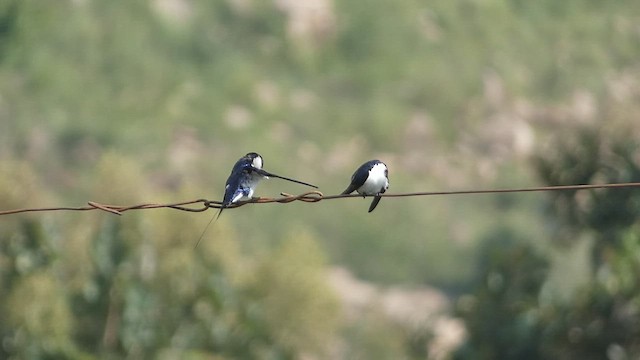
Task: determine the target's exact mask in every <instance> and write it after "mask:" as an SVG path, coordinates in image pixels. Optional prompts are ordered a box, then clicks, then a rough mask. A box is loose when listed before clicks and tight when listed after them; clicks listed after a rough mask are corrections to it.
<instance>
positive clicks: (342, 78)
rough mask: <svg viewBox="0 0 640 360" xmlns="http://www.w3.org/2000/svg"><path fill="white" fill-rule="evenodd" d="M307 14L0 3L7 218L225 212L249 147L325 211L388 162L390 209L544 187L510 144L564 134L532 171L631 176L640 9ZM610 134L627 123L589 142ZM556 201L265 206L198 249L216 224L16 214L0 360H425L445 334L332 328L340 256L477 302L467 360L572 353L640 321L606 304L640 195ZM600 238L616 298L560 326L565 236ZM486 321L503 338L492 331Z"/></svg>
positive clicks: (443, 6)
mask: <svg viewBox="0 0 640 360" xmlns="http://www.w3.org/2000/svg"><path fill="white" fill-rule="evenodd" d="M302 3H303V2H296V1H275V2H265V1H257V0H249V1H227V0H212V1H206V0H194V1H183V0H169V1H159V0H158V1H145V2H132V1H126V0H112V1H72V0H61V1H56V2H55V3H43V2H41V1H36V0H5V1H2V2H0V205H1V206H2V208H3V209H5V208H6V209H9V208H20V207H24V206H31V205H33V206H40V205H41V204H42V205H43V206H46V205H51V204H63V205H67V204H68V205H74V204H84V203H86V202H87V201H89V200H94V201H99V202H109V203H116V204H123V205H125V204H134V203H138V202H149V201H153V202H163V201H166V202H172V201H177V200H182V199H185V198H202V197H206V198H209V199H218V198H220V197H221V195H222V190H223V187H224V180H225V178H226V175H227V174H228V171H229V168H230V167H231V166H232V165H233V162H234V161H235V159H236V158H237V157H238V156H240V155H242V154H244V153H246V152H247V151H258V152H260V153H261V154H263V155H264V156H265V158H266V159H267V162H266V164H267V165H266V166H267V168H268V169H270V170H273V171H274V172H276V173H282V174H284V175H289V176H292V177H298V178H301V179H303V180H307V181H310V182H314V183H318V185H320V186H321V188H322V191H323V192H324V193H325V194H332V193H337V192H339V191H340V190H342V189H343V188H344V187H345V186H346V183H347V181H348V178H349V176H350V174H351V173H352V171H353V170H354V169H355V167H356V166H357V165H358V164H360V163H362V162H363V161H365V160H368V159H370V158H373V157H380V158H381V159H383V160H385V161H387V162H388V163H389V165H390V166H391V189H392V190H391V191H393V192H405V191H414V190H415V191H425V190H440V189H443V190H444V189H450V188H482V187H486V188H491V187H512V186H519V185H529V184H532V183H533V182H534V180H533V179H532V176H531V174H530V173H529V171H528V169H527V163H526V161H528V155H529V154H530V152H528V151H530V150H527V149H526V146H524V148H525V150H522V151H520V150H519V147H518V146H517V145H518V141H519V139H521V136H522V134H523V132H521V131H519V130H521V129H520V128H519V127H518V126H517V125H524V126H525V130H528V131H529V132H527V131H524V136H523V138H524V139H525V140H526V139H527V135H530V136H531V137H532V138H531V141H532V142H535V140H537V139H540V138H544V137H546V135H547V134H548V133H556V132H557V133H559V134H560V135H559V141H557V142H555V143H553V145H552V147H551V148H549V149H543V150H542V152H543V153H542V155H540V156H538V158H537V159H535V160H534V163H535V171H536V172H537V175H538V177H539V178H540V179H542V180H543V181H544V182H546V183H549V184H552V185H556V184H566V183H575V182H578V183H582V182H585V183H586V182H617V181H637V180H638V177H639V176H640V175H639V174H640V171H639V170H638V161H637V151H638V149H637V146H638V145H637V138H638V136H637V125H636V124H637V116H636V114H637V113H638V111H640V109H639V106H638V105H637V104H638V103H640V102H638V101H637V100H638V90H637V89H638V84H637V79H638V78H639V76H638V68H637V59H638V58H639V56H640V42H638V39H637V26H636V24H637V23H638V18H637V17H638V16H637V14H638V13H640V8H639V5H638V3H637V2H633V1H604V2H602V1H601V2H597V1H591V0H568V1H555V0H542V1H535V2H532V1H524V0H507V1H503V0H485V1H468V0H454V1H451V0H435V1H430V2H428V3H427V2H423V1H416V0H397V1H394V2H388V1H382V0H375V1H369V2H358V1H329V2H327V3H326V7H323V6H319V7H318V8H313V9H311V10H313V11H311V12H309V13H305V9H306V10H309V9H308V8H305V7H304V6H302V7H300V5H299V4H302ZM296 6H298V7H296ZM325 10H326V11H327V13H324V12H323V11H325ZM310 14H311V15H310ZM301 29H302V30H301ZM305 29H306V30H305ZM305 31H306V32H305ZM598 122H600V123H602V124H607V126H606V127H609V126H611V127H612V128H616V129H619V130H616V131H608V130H607V129H606V128H605V126H593V128H592V127H589V128H587V129H583V128H579V129H578V128H575V127H573V124H574V123H580V124H587V125H588V124H591V125H589V126H592V125H594V124H595V125H597V123H598ZM611 124H613V125H611ZM563 129H568V130H566V131H562V130H563ZM576 129H578V130H576ZM594 129H595V130H594ZM572 133H575V134H572ZM524 143H525V145H526V141H524ZM585 159H587V160H591V161H584V160H585ZM282 191H286V192H291V193H295V192H301V191H303V189H301V188H300V187H297V185H293V184H286V183H282V182H278V181H275V180H274V181H271V182H268V183H265V184H263V185H261V187H260V188H259V194H257V195H259V196H273V195H277V194H279V193H280V192H282ZM527 196H528V197H527ZM550 196H551V201H550V202H549V203H548V204H547V205H546V207H545V206H543V205H541V204H542V201H541V200H538V199H540V198H539V197H533V195H522V196H520V195H516V196H510V195H509V196H507V195H505V196H496V197H493V196H486V197H484V196H483V197H447V198H435V197H431V198H426V199H425V198H421V199H403V200H397V199H396V200H391V199H389V200H384V201H383V203H382V204H381V206H379V207H378V208H377V209H376V211H375V212H374V213H372V214H367V213H366V202H362V201H361V202H358V201H356V200H351V201H342V202H337V201H336V202H331V203H329V202H326V203H325V202H323V203H321V204H316V205H313V208H311V205H308V204H288V205H287V206H279V205H273V206H271V205H268V206H255V207H254V206H251V207H249V206H247V207H243V208H240V209H234V210H233V211H231V210H230V211H229V214H227V213H226V212H225V214H224V216H223V217H222V218H221V219H220V221H218V222H216V223H215V225H214V226H213V227H212V228H211V229H210V230H209V231H208V233H207V234H206V235H205V238H204V239H203V242H202V244H201V245H200V247H199V248H198V249H197V250H195V251H194V250H193V249H192V247H193V245H194V243H195V241H196V240H197V238H198V236H199V235H200V231H201V230H202V228H203V227H204V225H205V224H206V221H208V220H209V216H211V214H208V213H207V214H182V213H176V212H172V211H166V212H165V211H145V212H144V215H143V214H141V213H135V212H128V213H127V214H126V215H125V216H121V217H117V216H115V215H110V214H102V213H87V212H85V213H74V214H62V213H55V214H38V215H33V214H31V215H24V216H15V217H7V218H6V219H5V218H3V219H2V221H1V222H0V242H1V243H0V290H2V294H3V296H2V297H0V311H1V313H0V319H2V321H0V337H1V339H2V340H3V341H2V342H1V344H2V346H0V357H1V358H5V357H14V358H47V357H51V358H60V357H64V358H122V357H130V358H156V357H157V358H168V359H172V358H204V357H207V356H214V357H216V358H238V357H240V358H297V357H300V356H306V355H308V353H309V352H312V353H313V354H311V355H318V356H320V357H321V356H325V355H327V353H326V351H327V347H329V348H331V347H332V346H333V345H334V344H335V343H340V341H341V340H344V339H347V340H344V341H347V342H349V343H350V344H348V345H347V346H345V348H347V349H348V350H347V352H348V353H349V355H353V356H354V357H363V358H374V357H381V358H384V357H415V358H424V357H425V356H426V355H425V354H426V353H425V351H426V350H425V349H426V347H425V346H423V345H424V342H425V341H427V340H428V339H429V338H430V333H429V331H425V332H424V333H418V334H415V333H411V332H403V331H404V330H402V329H403V328H402V326H397V327H396V325H395V324H390V323H389V322H388V321H387V319H385V318H384V317H385V315H384V314H382V313H380V314H374V315H372V317H371V318H366V319H364V320H362V323H357V324H346V325H344V323H343V322H341V321H340V320H338V319H337V318H338V317H339V316H340V314H339V310H338V305H337V304H336V300H335V299H334V298H333V295H332V294H331V291H330V290H329V288H327V286H326V284H324V280H323V276H324V272H325V269H326V267H327V266H328V264H333V263H339V264H342V265H345V266H347V267H349V268H350V269H351V270H353V271H354V272H355V273H356V274H357V275H358V276H359V277H362V278H364V279H366V280H371V281H376V282H380V283H394V284H397V283H401V284H411V285H416V284H422V283H430V284H435V285H438V286H441V287H442V288H443V289H445V290H447V291H449V292H451V293H456V294H460V293H465V292H467V291H471V290H472V289H475V293H474V294H475V295H474V296H475V298H474V299H475V300H474V301H475V304H476V305H474V306H473V307H470V308H469V309H471V310H469V311H470V312H467V313H464V317H465V319H467V320H468V321H469V327H470V329H471V331H472V333H471V335H470V339H471V342H470V345H468V346H466V347H465V351H469V352H467V353H464V352H463V353H464V354H468V356H470V357H472V356H473V355H477V356H482V354H480V355H478V353H475V352H474V351H475V350H474V349H476V350H477V349H481V350H482V353H483V354H507V355H505V356H510V355H508V354H522V353H524V352H526V351H525V350H524V349H531V348H534V350H532V351H533V353H534V354H541V355H542V356H546V355H549V354H552V355H557V356H560V357H564V356H565V354H568V353H570V350H571V344H572V343H571V342H569V343H567V342H563V340H565V339H566V338H565V337H563V336H562V334H565V330H567V329H570V326H572V325H573V324H579V326H580V327H583V325H584V324H586V323H587V322H588V321H590V320H591V317H590V316H591V313H590V311H591V310H592V307H593V306H595V305H594V304H593V301H595V300H597V299H600V300H602V299H604V300H602V303H605V304H607V303H608V304H609V305H607V307H606V308H607V309H609V310H611V309H613V310H615V311H613V313H616V311H618V310H617V309H618V308H617V307H616V306H617V305H616V304H618V301H619V302H621V303H625V304H627V303H633V300H632V299H633V296H631V295H629V296H626V297H625V296H622V297H621V296H620V295H618V294H617V293H613V292H611V289H610V288H609V287H608V286H610V284H609V282H613V283H616V282H620V283H625V284H628V282H629V281H630V280H629V279H630V278H633V277H632V276H631V275H630V274H631V273H632V272H631V271H632V270H631V269H633V266H631V265H629V264H628V263H627V265H624V266H622V265H620V268H616V269H615V270H612V266H613V264H614V263H618V262H620V264H624V263H625V261H622V260H620V259H622V258H624V256H623V254H629V253H630V250H628V249H630V248H627V246H630V245H629V244H628V243H627V241H629V240H627V239H629V238H633V236H634V235H633V232H634V230H630V229H631V228H633V226H635V224H636V223H637V216H638V211H640V210H639V208H638V206H639V203H640V202H639V201H638V200H637V196H635V190H623V189H617V190H611V191H608V190H599V191H594V192H590V193H585V192H579V193H578V192H565V193H553V194H552V195H550ZM541 228H544V231H540V229H541ZM291 229H304V231H300V232H295V231H292V230H291ZM546 230H549V231H548V232H547V231H546ZM630 233H631V235H629V234H630ZM310 234H313V236H312V235H310ZM585 237H591V239H590V240H592V241H593V244H594V247H593V250H592V252H593V258H594V259H593V260H594V261H593V265H594V266H593V267H594V270H595V272H594V273H595V275H597V276H598V279H599V277H600V276H602V274H603V273H606V274H609V273H611V274H613V275H612V279H617V280H615V281H613V280H607V281H608V282H607V284H609V285H607V286H604V285H597V284H598V283H596V284H595V285H589V288H588V289H586V290H582V289H581V290H579V293H580V294H581V295H576V296H577V297H576V298H575V299H574V298H571V299H569V300H568V301H569V302H570V303H571V302H572V301H573V302H575V303H576V304H578V305H579V306H578V305H576V306H575V307H573V308H571V310H574V311H573V312H571V314H572V315H571V318H564V317H561V320H559V322H558V323H554V324H555V325H554V326H556V328H557V329H559V330H557V331H558V332H554V331H555V330H553V329H551V330H549V329H548V328H546V327H545V325H544V324H547V323H549V322H548V321H547V320H548V319H549V318H548V316H551V315H549V314H563V313H568V312H567V311H566V310H567V309H566V308H562V307H559V306H560V305H558V307H552V308H545V309H542V308H541V307H542V305H539V306H536V304H535V301H534V299H535V298H536V294H537V293H539V292H542V293H544V292H545V287H546V285H545V284H540V281H541V280H540V273H546V271H547V269H548V267H549V266H553V265H547V260H548V258H551V257H552V256H551V255H549V253H547V252H554V251H555V249H554V247H553V246H552V245H553V244H552V242H555V241H558V242H565V243H570V244H573V243H576V242H577V241H581V240H583V239H584V238H585ZM550 239H552V240H550ZM576 239H579V240H576ZM502 241H504V243H503V242H502ZM529 243H531V244H534V246H529V245H527V244H529ZM502 247H505V249H503V250H504V251H505V253H503V254H494V253H493V252H492V249H493V248H498V249H500V248H502ZM323 249H326V252H327V254H324V253H323ZM621 249H627V250H621ZM478 253H479V254H480V255H479V256H476V255H475V254H478ZM492 254H493V255H492ZM523 254H524V255H523ZM573 255H574V256H575V254H573ZM325 256H326V258H327V259H326V260H325V259H324V257H325ZM485 256H486V257H485ZM510 256H513V257H515V258H517V259H520V260H521V261H518V262H517V263H513V262H511V260H510V258H509V257H510ZM577 263H579V261H577ZM589 263H590V264H591V262H589ZM520 266H523V268H520ZM616 266H618V265H616ZM623 268H624V269H626V270H624V269H623ZM479 270H482V271H479ZM552 270H553V269H552ZM493 272H497V273H499V274H500V276H497V277H496V276H493V275H490V274H492V273H493ZM551 272H552V273H556V274H557V271H555V272H554V271H551ZM478 273H479V274H482V276H477V274H478ZM567 277H568V280H567V281H571V280H573V279H576V278H583V276H576V277H573V276H572V275H571V274H569V275H567ZM487 278H492V279H494V281H498V280H495V279H500V278H501V279H502V280H501V281H503V283H504V284H505V285H504V286H505V287H503V288H501V290H500V291H496V290H495V289H493V290H491V289H488V288H486V286H485V285H487V283H486V279H487ZM527 279H528V280H527ZM598 281H600V280H598ZM476 282H479V283H478V284H480V285H481V286H474V283H476ZM483 286H485V287H483ZM597 286H600V287H601V288H598V287H597ZM541 287H542V289H541ZM509 289H513V291H510V290H509ZM628 289H629V290H628V291H629V294H631V293H632V291H633V286H631V285H628ZM540 297H541V298H544V296H540ZM22 299H24V300H22ZM38 299H41V300H40V301H39V300H38ZM612 299H613V300H614V301H613V302H611V301H612ZM45 300H47V301H48V302H47V303H46V304H44V303H42V301H45ZM554 300H557V299H553V300H550V301H551V302H553V301H554ZM545 301H546V300H545ZM513 303H518V304H520V305H519V306H516V307H514V306H512V304H513ZM553 306H556V305H553ZM567 306H568V305H567ZM30 308H32V309H34V311H33V312H30V311H28V309H30ZM485 309H488V310H487V314H497V315H496V317H495V318H492V319H486V318H485V317H483V316H482V314H476V313H475V311H478V312H482V311H484V310H485ZM531 309H533V310H531ZM609 310H607V311H609ZM503 312H504V314H509V315H511V316H512V317H513V318H514V319H515V320H514V321H517V323H515V324H514V323H510V322H509V318H508V317H506V316H505V317H501V316H500V317H498V315H500V314H501V313H503ZM29 314H34V315H29ZM532 314H533V315H532ZM545 314H546V315H545ZM610 314H612V313H611V312H604V315H602V317H606V316H609V315H610ZM609 317H611V316H609ZM540 319H542V320H540ZM533 320H536V321H537V322H536V321H533ZM54 322H55V323H57V324H59V326H56V328H55V329H52V325H51V324H53V323H54ZM484 323H487V324H495V323H498V324H499V325H500V326H504V328H505V329H507V330H506V331H504V332H503V333H501V336H503V335H504V337H501V338H500V339H495V338H491V336H488V335H486V334H489V333H485V335H486V337H483V336H479V335H478V334H476V332H479V331H483V330H485V327H483V324H484ZM607 324H611V327H606V326H605V327H603V328H606V329H609V330H611V333H612V334H613V335H612V337H611V338H607V337H605V338H606V339H607V340H606V341H615V342H616V344H618V345H619V346H621V347H622V348H623V350H624V351H626V352H627V353H628V354H635V352H634V351H635V350H634V349H635V348H634V346H635V345H634V344H633V343H632V342H631V341H626V342H625V341H624V339H623V337H622V335H620V336H618V335H617V334H627V333H630V334H635V333H634V332H633V331H634V330H633V326H635V325H634V324H633V322H632V323H631V326H632V327H631V328H624V327H622V325H620V324H619V323H616V322H615V321H611V322H608V323H607ZM343 325H344V327H343ZM584 326H586V325H584ZM607 326H608V325H607ZM586 327H588V326H586ZM345 328H346V330H345ZM336 329H341V330H343V331H338V330H336ZM615 329H622V330H621V331H620V332H617V330H615ZM627 330H628V331H627ZM509 331H511V333H512V334H514V337H515V341H514V344H516V345H517V346H516V347H514V349H511V350H512V352H509V351H505V350H504V348H503V347H504V346H505V345H504V344H505V343H507V342H508V340H510V339H509V337H508V336H509V335H510V334H511V333H510V332H509ZM569 332H570V333H571V331H569ZM386 334H389V335H388V336H385V335H386ZM597 334H601V333H597ZM334 336H335V337H338V338H339V339H338V340H335V339H334ZM552 336H553V337H555V338H556V339H554V342H548V343H547V342H545V344H551V345H544V346H535V345H532V344H531V343H530V342H544V341H547V340H546V339H547V337H552ZM569 338H570V339H574V340H575V337H569ZM581 341H582V340H581ZM606 341H603V342H602V343H597V342H596V343H597V349H595V350H594V351H595V353H597V354H598V355H602V354H603V351H604V350H603V349H604V348H605V347H606V346H605V342H606ZM483 344H484V345H483ZM580 344H583V343H580ZM350 345H353V346H350ZM611 349H613V350H611ZM616 349H618V348H617V347H615V346H614V347H613V348H611V346H609V347H608V348H607V349H606V351H608V352H609V351H613V352H615V351H619V350H616ZM576 351H578V350H576ZM580 351H582V350H580ZM587 352H588V350H585V352H580V354H581V355H585V357H586V353H587ZM614 355H615V354H614ZM327 356H328V355H327ZM486 356H489V355H486ZM566 356H567V357H569V356H571V354H570V355H566Z"/></svg>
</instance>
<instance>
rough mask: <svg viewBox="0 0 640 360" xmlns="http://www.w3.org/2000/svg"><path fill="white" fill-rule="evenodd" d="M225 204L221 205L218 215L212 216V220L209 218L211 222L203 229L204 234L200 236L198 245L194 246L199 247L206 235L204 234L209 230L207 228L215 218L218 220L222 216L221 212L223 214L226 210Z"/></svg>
mask: <svg viewBox="0 0 640 360" xmlns="http://www.w3.org/2000/svg"><path fill="white" fill-rule="evenodd" d="M224 208H225V206H224V204H223V205H222V206H221V207H220V210H219V211H218V214H217V215H216V216H212V217H211V220H209V222H208V223H207V226H205V227H204V230H202V234H200V237H199V238H198V241H197V242H196V246H194V247H193V248H194V249H195V248H197V247H198V245H199V244H200V241H202V238H203V237H204V234H205V233H206V232H207V229H209V226H210V225H211V223H213V220H215V221H218V218H220V214H222V210H224Z"/></svg>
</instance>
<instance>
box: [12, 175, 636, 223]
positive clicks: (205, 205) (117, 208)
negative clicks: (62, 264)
mask: <svg viewBox="0 0 640 360" xmlns="http://www.w3.org/2000/svg"><path fill="white" fill-rule="evenodd" d="M636 187H640V182H634V183H617V184H594V185H558V186H542V187H530V188H518V189H489V190H454V191H429V192H413V193H400V194H380V195H379V196H382V197H388V198H394V197H414V196H436V195H468V194H495V193H516V192H541V191H569V190H574V191H578V190H589V189H619V188H636ZM280 195H282V197H279V198H270V197H261V198H254V199H251V200H247V201H240V202H237V203H235V204H231V205H229V206H227V207H225V209H232V208H237V207H240V206H244V205H247V204H269V203H281V204H287V203H290V202H293V201H302V202H307V203H316V202H319V201H322V200H335V199H345V198H355V197H362V195H359V194H339V195H329V196H324V194H322V193H321V192H320V191H309V192H305V193H302V194H299V195H292V194H287V193H281V194H280ZM371 196H373V195H366V197H371ZM87 204H88V206H79V207H43V208H24V209H12V210H4V211H0V215H11V214H20V213H27V212H45V211H89V210H102V211H106V212H108V213H111V214H115V215H122V213H124V212H126V211H130V210H147V209H162V208H168V209H174V210H180V211H189V212H203V211H206V210H207V209H209V208H214V209H219V208H220V207H221V206H222V202H220V201H214V200H206V199H197V200H191V201H184V202H178V203H171V204H153V203H150V204H138V205H130V206H122V205H109V204H101V203H98V202H95V201H89V202H88V203H87ZM196 205H198V206H196Z"/></svg>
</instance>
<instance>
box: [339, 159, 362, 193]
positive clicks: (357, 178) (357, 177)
mask: <svg viewBox="0 0 640 360" xmlns="http://www.w3.org/2000/svg"><path fill="white" fill-rule="evenodd" d="M365 165H367V164H364V165H362V166H360V167H359V168H358V170H356V172H354V173H353V175H352V176H351V184H349V186H348V187H347V188H346V189H345V190H344V191H343V192H342V194H351V193H352V192H354V191H356V190H357V189H358V188H359V187H360V186H362V185H364V182H365V181H367V178H368V177H369V169H368V168H365Z"/></svg>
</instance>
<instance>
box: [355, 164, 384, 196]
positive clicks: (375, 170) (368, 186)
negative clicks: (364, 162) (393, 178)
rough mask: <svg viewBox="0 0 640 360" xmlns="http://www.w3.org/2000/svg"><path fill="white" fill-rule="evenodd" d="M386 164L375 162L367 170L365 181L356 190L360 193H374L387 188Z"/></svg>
mask: <svg viewBox="0 0 640 360" xmlns="http://www.w3.org/2000/svg"><path fill="white" fill-rule="evenodd" d="M386 170H387V166H386V165H385V164H383V163H378V164H375V165H374V166H373V167H372V168H371V170H369V177H368V178H367V181H365V182H364V184H363V185H362V186H361V187H360V188H359V189H358V190H357V191H358V193H359V194H362V195H375V194H378V193H380V192H383V190H387V189H388V188H389V179H388V178H387V175H386Z"/></svg>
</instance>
